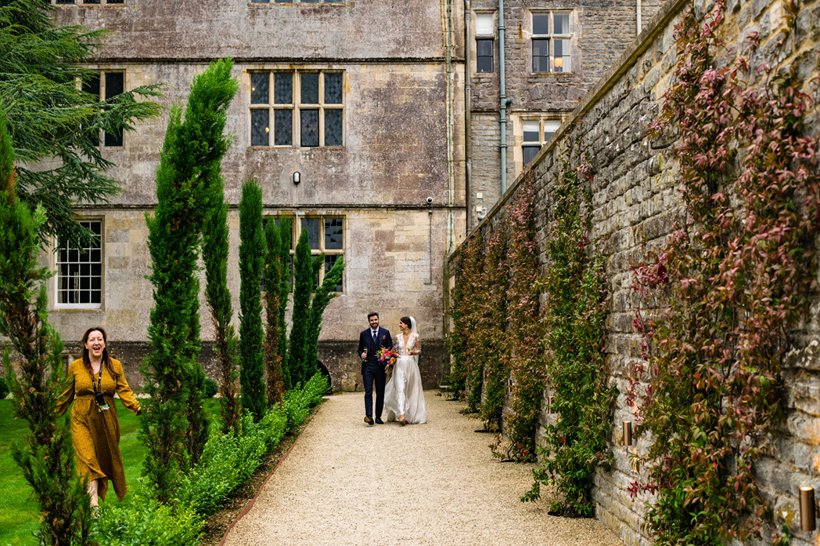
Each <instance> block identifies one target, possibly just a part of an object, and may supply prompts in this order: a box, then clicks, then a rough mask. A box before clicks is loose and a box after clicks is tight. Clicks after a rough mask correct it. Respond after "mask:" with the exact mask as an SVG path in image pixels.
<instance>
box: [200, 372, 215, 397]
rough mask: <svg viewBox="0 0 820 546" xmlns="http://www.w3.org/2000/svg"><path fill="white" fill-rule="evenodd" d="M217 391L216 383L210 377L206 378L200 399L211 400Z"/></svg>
mask: <svg viewBox="0 0 820 546" xmlns="http://www.w3.org/2000/svg"><path fill="white" fill-rule="evenodd" d="M218 390H219V385H217V384H216V381H214V380H213V379H211V378H210V377H206V378H205V381H204V382H203V386H202V398H203V399H206V398H213V397H214V395H215V394H216V392H217V391H218Z"/></svg>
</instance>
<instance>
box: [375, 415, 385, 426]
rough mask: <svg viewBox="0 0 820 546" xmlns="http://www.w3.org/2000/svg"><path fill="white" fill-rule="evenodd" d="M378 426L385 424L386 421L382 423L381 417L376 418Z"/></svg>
mask: <svg viewBox="0 0 820 546" xmlns="http://www.w3.org/2000/svg"><path fill="white" fill-rule="evenodd" d="M376 424H377V425H383V424H384V421H382V418H381V417H376Z"/></svg>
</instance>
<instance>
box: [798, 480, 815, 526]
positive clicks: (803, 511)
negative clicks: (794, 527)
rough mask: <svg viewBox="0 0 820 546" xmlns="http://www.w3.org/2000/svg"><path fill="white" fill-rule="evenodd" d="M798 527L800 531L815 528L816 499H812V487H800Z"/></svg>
mask: <svg viewBox="0 0 820 546" xmlns="http://www.w3.org/2000/svg"><path fill="white" fill-rule="evenodd" d="M800 529H801V530H802V531H814V530H815V529H817V501H815V500H814V487H801V488H800Z"/></svg>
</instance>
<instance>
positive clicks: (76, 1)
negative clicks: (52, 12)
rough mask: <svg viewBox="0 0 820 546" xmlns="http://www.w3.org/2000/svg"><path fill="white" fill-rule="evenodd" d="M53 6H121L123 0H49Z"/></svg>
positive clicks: (123, 2)
mask: <svg viewBox="0 0 820 546" xmlns="http://www.w3.org/2000/svg"><path fill="white" fill-rule="evenodd" d="M51 3H52V4H53V5H55V6H78V5H79V6H122V5H125V0H51Z"/></svg>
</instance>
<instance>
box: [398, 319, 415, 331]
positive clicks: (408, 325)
mask: <svg viewBox="0 0 820 546" xmlns="http://www.w3.org/2000/svg"><path fill="white" fill-rule="evenodd" d="M399 320H400V321H401V322H403V323H405V324H406V325H407V327H408V328H412V327H413V323H412V322H410V317H401V318H400V319H399Z"/></svg>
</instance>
